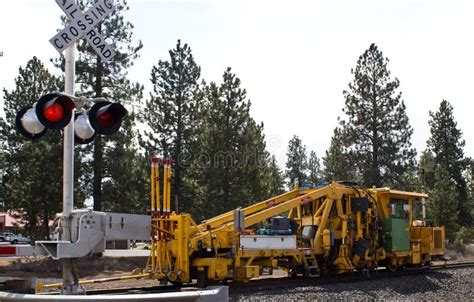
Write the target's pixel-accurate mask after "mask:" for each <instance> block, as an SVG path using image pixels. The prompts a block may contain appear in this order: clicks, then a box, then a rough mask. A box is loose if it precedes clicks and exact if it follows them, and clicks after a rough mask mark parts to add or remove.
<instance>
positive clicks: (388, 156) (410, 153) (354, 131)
mask: <svg viewBox="0 0 474 302" xmlns="http://www.w3.org/2000/svg"><path fill="white" fill-rule="evenodd" d="M387 64H388V59H387V58H385V57H384V56H383V54H382V52H381V51H380V50H379V49H378V48H377V46H375V44H372V45H370V48H369V49H368V50H366V51H365V52H364V53H363V54H362V55H361V56H360V57H359V60H358V61H357V66H356V68H355V69H353V70H352V74H353V75H354V80H353V81H352V83H350V84H349V91H344V97H345V107H344V109H343V112H344V113H345V115H346V118H347V119H346V120H342V121H341V126H342V127H343V133H344V134H347V139H348V148H347V151H350V154H351V157H352V160H353V161H354V164H355V165H356V167H357V170H358V171H360V174H361V178H362V179H361V181H362V184H363V185H364V186H369V187H371V186H373V185H375V186H382V185H383V186H387V185H388V186H395V187H397V188H401V189H403V188H406V187H407V186H408V185H409V183H408V179H409V177H408V176H409V175H407V174H408V173H410V171H413V170H414V165H415V154H416V153H415V150H414V149H413V148H412V147H411V143H410V138H411V135H412V132H413V130H412V128H411V126H410V124H409V122H408V117H407V115H406V112H405V104H404V102H403V100H401V93H397V89H398V87H399V81H398V79H397V78H395V79H394V80H392V79H391V76H390V71H389V70H388V69H387Z"/></svg>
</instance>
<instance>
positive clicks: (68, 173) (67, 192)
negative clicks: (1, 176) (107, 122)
mask: <svg viewBox="0 0 474 302" xmlns="http://www.w3.org/2000/svg"><path fill="white" fill-rule="evenodd" d="M75 48H76V43H73V44H72V45H71V46H69V47H68V48H67V49H66V56H65V68H64V69H65V70H64V71H65V77H64V92H65V93H67V94H69V95H74V82H75V74H76V61H75ZM73 207H74V114H72V115H71V120H70V121H69V124H68V125H67V126H66V127H65V128H64V147H63V220H62V224H61V226H62V233H61V234H62V235H61V240H64V241H71V240H73V239H74V238H72V236H73V235H72V233H73V230H72V229H71V214H72V210H73ZM74 261H75V259H74V258H65V259H63V287H62V289H61V292H62V293H63V294H66V295H68V294H77V293H83V292H84V290H83V288H82V286H81V285H79V280H78V279H79V278H78V275H77V272H76V268H75V264H74Z"/></svg>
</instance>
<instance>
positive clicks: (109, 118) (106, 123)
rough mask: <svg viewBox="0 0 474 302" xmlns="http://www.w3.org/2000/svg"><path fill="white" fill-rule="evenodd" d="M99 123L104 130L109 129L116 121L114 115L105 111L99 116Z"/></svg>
mask: <svg viewBox="0 0 474 302" xmlns="http://www.w3.org/2000/svg"><path fill="white" fill-rule="evenodd" d="M97 123H98V124H99V126H100V127H102V128H109V127H111V126H112V125H113V124H114V123H115V119H114V116H113V115H112V113H110V112H109V111H105V112H104V113H102V114H99V116H97Z"/></svg>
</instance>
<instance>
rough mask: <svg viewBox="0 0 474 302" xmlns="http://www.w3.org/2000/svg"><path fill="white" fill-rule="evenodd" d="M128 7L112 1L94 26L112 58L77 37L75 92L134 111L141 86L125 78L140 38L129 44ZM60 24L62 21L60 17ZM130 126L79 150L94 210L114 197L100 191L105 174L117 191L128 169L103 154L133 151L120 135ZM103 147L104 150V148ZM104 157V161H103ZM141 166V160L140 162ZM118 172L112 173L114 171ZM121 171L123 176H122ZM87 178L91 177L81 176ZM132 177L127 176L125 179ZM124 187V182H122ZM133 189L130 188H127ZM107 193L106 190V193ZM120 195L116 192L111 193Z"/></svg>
mask: <svg viewBox="0 0 474 302" xmlns="http://www.w3.org/2000/svg"><path fill="white" fill-rule="evenodd" d="M89 4H90V1H89V0H79V1H78V5H79V7H80V8H81V9H84V8H85V6H87V5H89ZM128 9H129V7H128V5H127V1H126V0H121V1H119V2H118V3H117V4H116V9H115V10H114V12H112V14H111V16H109V17H107V18H105V19H104V21H103V22H101V23H99V25H98V26H97V27H96V29H97V30H98V32H99V33H101V34H102V35H103V36H105V37H106V40H107V42H108V43H109V44H110V45H111V47H112V48H113V49H114V50H115V51H116V55H115V57H114V58H113V59H112V60H110V61H108V62H103V61H102V59H101V58H100V57H99V56H98V55H97V53H96V52H95V50H94V49H93V48H92V47H91V46H90V45H89V44H88V43H87V41H86V39H81V40H79V43H78V45H77V48H78V50H79V56H78V60H77V62H76V82H77V83H78V84H79V85H78V87H77V88H78V89H77V92H76V94H79V95H85V96H89V97H101V96H103V97H107V98H109V99H110V100H111V101H113V102H120V103H122V104H124V105H126V107H127V109H128V110H129V111H132V112H133V111H134V110H135V106H136V105H137V103H138V100H137V99H138V98H139V97H140V95H141V91H142V89H143V88H142V87H141V86H140V85H139V84H134V83H131V82H130V81H129V80H128V79H127V74H128V69H129V68H130V67H131V66H132V65H133V62H134V60H135V59H136V58H137V57H138V52H139V50H140V49H141V48H142V43H141V41H140V42H138V43H137V44H135V43H132V37H133V25H132V24H131V23H130V22H128V21H126V20H125V18H124V12H125V11H127V10H128ZM62 20H63V24H64V23H65V22H66V20H65V19H64V18H63V19H62ZM54 63H55V64H56V65H57V66H58V67H61V68H62V69H64V59H63V57H61V58H59V59H56V60H54ZM134 118H135V114H129V115H127V116H126V117H125V120H126V119H131V122H125V123H124V125H125V126H127V125H129V126H130V127H133V126H134V124H135V121H134V120H133V119H134ZM130 131H131V129H124V128H123V127H122V129H121V130H120V133H119V134H115V135H112V136H100V135H97V136H96V137H95V139H94V143H93V150H91V149H90V148H91V146H85V147H84V148H82V149H81V152H83V153H84V156H83V158H84V159H88V158H90V159H91V160H86V162H85V163H84V164H86V165H87V166H88V168H89V169H88V170H89V171H90V173H92V179H93V181H92V183H91V184H87V185H89V186H90V187H91V190H92V197H93V202H94V210H98V211H101V210H103V209H104V208H110V206H104V205H103V203H104V202H106V201H107V202H114V201H116V199H110V198H109V197H110V195H108V196H105V195H104V194H103V186H104V182H105V180H106V178H105V175H107V177H108V178H109V179H110V180H111V181H113V182H115V183H116V185H114V186H108V188H109V189H111V188H116V189H117V190H120V188H121V187H122V185H121V184H120V183H118V182H119V181H120V180H126V179H127V177H126V176H125V175H126V174H127V173H128V172H130V170H120V169H117V167H115V165H117V164H119V161H120V160H121V159H120V158H113V160H112V158H110V157H109V156H108V155H107V154H106V153H108V152H111V151H112V149H114V148H117V147H119V148H123V147H126V148H128V150H127V152H128V154H129V155H132V154H137V150H136V145H135V144H134V143H133V139H134V138H133V137H130V136H127V135H123V134H124V133H127V132H130ZM105 150H106V151H105ZM91 153H92V156H91V155H90V154H91ZM106 159H108V160H106ZM142 164H143V165H144V164H145V163H142ZM144 169H145V166H143V172H144V174H143V176H142V177H145V176H146V175H145V173H146V172H145V171H146V170H144ZM117 172H118V173H119V174H116V173H117ZM124 174H125V175H124ZM83 178H84V180H89V179H90V178H91V176H89V175H87V176H84V177H83ZM131 178H133V176H132V175H130V177H129V179H131ZM123 187H127V184H123ZM131 188H132V189H133V187H131ZM141 191H143V188H138V187H135V189H134V192H133V193H131V194H135V193H136V194H137V195H140V192H141ZM109 193H110V192H109ZM118 194H120V191H116V192H113V195H118Z"/></svg>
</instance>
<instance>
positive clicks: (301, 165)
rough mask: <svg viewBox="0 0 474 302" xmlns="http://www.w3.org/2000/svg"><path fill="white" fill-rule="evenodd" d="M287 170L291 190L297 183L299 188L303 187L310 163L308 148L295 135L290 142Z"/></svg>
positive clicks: (286, 174)
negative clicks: (307, 154)
mask: <svg viewBox="0 0 474 302" xmlns="http://www.w3.org/2000/svg"><path fill="white" fill-rule="evenodd" d="M286 157H287V159H286V170H285V176H286V178H287V181H288V182H287V185H288V187H289V188H290V189H291V188H292V187H293V185H294V184H295V183H296V182H297V184H298V186H300V187H301V186H302V185H303V183H304V182H305V181H306V179H307V174H306V172H307V169H308V162H307V156H306V146H305V145H303V142H302V141H301V139H300V138H299V137H298V136H296V135H293V137H292V138H291V140H290V141H289V142H288V151H287V152H286Z"/></svg>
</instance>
